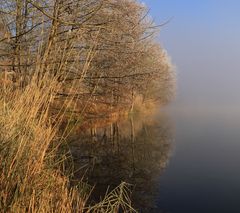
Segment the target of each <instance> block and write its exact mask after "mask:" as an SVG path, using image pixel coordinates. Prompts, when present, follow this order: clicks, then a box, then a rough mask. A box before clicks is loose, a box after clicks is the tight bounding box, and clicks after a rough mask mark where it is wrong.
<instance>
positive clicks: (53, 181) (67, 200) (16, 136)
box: [0, 70, 133, 212]
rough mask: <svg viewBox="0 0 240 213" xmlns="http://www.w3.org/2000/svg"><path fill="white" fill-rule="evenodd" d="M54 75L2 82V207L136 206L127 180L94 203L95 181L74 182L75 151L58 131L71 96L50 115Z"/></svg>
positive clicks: (80, 209) (11, 209)
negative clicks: (18, 85)
mask: <svg viewBox="0 0 240 213" xmlns="http://www.w3.org/2000/svg"><path fill="white" fill-rule="evenodd" d="M40 71H41V70H40ZM56 78H57V77H51V75H49V73H48V74H45V75H43V77H42V79H41V80H39V79H37V78H35V76H33V78H32V80H31V82H30V83H29V85H27V86H26V87H25V88H23V89H14V88H13V87H5V86H3V87H2V88H1V93H0V174H1V175H0V209H1V210H0V211H1V212H103V209H106V212H118V210H119V209H120V208H121V209H124V210H126V212H131V211H133V210H132V208H131V207H130V205H129V203H130V202H129V199H128V196H127V188H126V184H124V183H123V184H122V185H120V186H119V187H118V188H117V189H116V190H114V191H113V192H111V193H110V194H109V195H107V196H106V198H105V199H104V200H103V201H102V202H100V203H99V204H96V205H94V206H92V207H89V206H87V204H86V203H87V200H88V197H89V194H90V192H91V187H89V186H88V185H87V184H85V183H83V182H81V181H80V180H79V183H78V184H76V185H74V186H72V184H71V171H69V170H68V169H66V165H65V162H66V161H67V160H68V159H69V158H71V156H70V154H69V153H66V152H63V151H62V149H61V146H62V144H63V143H65V139H66V138H65V135H66V133H65V134H63V133H62V134H60V131H59V127H60V124H61V122H62V118H63V117H64V114H65V112H66V108H67V106H68V105H69V104H71V100H68V101H66V102H64V103H63V104H62V105H63V107H62V108H61V109H60V110H59V112H58V114H57V115H56V114H55V115H54V116H52V115H51V113H50V108H51V104H52V102H53V99H54V98H53V97H54V93H55V92H56V90H57V89H58V88H59V85H58V82H57V81H56ZM61 132H64V131H61ZM118 195H119V196H118ZM125 198H126V199H125ZM108 209H111V211H107V210H108Z"/></svg>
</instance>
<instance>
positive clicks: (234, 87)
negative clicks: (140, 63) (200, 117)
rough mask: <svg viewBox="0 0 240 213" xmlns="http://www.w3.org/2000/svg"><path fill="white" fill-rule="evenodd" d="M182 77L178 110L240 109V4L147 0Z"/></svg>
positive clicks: (226, 0)
mask: <svg viewBox="0 0 240 213" xmlns="http://www.w3.org/2000/svg"><path fill="white" fill-rule="evenodd" d="M143 2H144V3H145V4H146V5H147V6H148V7H149V8H150V15H151V16H152V18H153V19H154V20H155V22H156V23H162V22H164V21H166V20H168V19H169V18H171V17H174V18H173V19H172V21H171V22H170V23H169V24H168V25H166V26H164V27H163V28H162V29H161V33H160V36H159V41H160V43H161V44H162V46H163V47H164V48H165V49H167V51H168V53H169V55H170V56H171V58H172V61H173V63H174V64H175V65H176V67H177V74H178V98H177V103H178V104H183V105H184V104H185V105H196V104H197V105H240V92H239V91H240V1H239V0H198V1H197V0H196V1H193V0H143Z"/></svg>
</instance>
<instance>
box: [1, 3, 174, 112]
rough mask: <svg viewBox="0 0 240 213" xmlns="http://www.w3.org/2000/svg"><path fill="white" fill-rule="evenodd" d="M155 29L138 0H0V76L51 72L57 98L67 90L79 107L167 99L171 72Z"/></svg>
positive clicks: (22, 78) (18, 78) (8, 79)
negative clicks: (57, 86)
mask: <svg viewBox="0 0 240 213" xmlns="http://www.w3.org/2000/svg"><path fill="white" fill-rule="evenodd" d="M157 31H158V27H157V26H155V25H154V23H153V21H152V20H151V19H150V18H149V16H148V11H147V9H146V8H145V6H143V5H142V4H140V3H138V2H137V1H135V0H40V1H39V0H1V4H0V73H1V76H2V77H1V82H3V83H4V84H5V85H7V86H12V87H14V88H19V89H21V88H24V87H26V86H27V85H28V84H29V82H30V81H31V79H32V78H33V77H36V78H37V79H39V82H41V80H40V79H43V78H44V77H46V75H48V76H49V77H54V78H56V79H57V81H58V82H59V84H58V85H60V87H61V88H60V89H59V88H58V89H57V90H56V94H55V100H58V101H56V103H57V104H55V106H57V105H58V104H59V103H61V100H63V99H69V98H70V99H74V100H76V102H75V104H74V106H75V108H76V111H83V109H84V110H85V111H89V112H94V110H95V111H96V109H97V108H102V109H103V108H105V109H106V108H107V109H110V108H111V109H112V108H114V109H117V108H122V109H129V108H130V107H132V106H133V104H134V100H135V99H136V97H138V98H139V97H140V98H141V100H142V101H143V102H146V101H148V100H154V101H159V102H160V103H166V102H168V101H169V99H170V98H171V97H172V95H173V93H174V91H173V90H174V74H173V70H172V67H171V64H170V62H169V60H168V56H167V55H166V53H165V51H164V50H163V49H162V48H161V47H160V45H159V44H158V43H157V42H156V41H155V35H156V32H157ZM86 106H88V107H87V109H85V108H86Z"/></svg>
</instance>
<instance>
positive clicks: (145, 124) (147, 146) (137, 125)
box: [71, 116, 172, 212]
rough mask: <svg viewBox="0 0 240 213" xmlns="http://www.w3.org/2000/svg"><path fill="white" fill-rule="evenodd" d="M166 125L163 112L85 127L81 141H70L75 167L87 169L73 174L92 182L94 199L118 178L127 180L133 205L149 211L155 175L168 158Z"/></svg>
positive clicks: (118, 180) (168, 141) (168, 132)
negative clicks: (149, 116)
mask: <svg viewBox="0 0 240 213" xmlns="http://www.w3.org/2000/svg"><path fill="white" fill-rule="evenodd" d="M170 127H171V126H170V125H169V122H168V121H167V119H166V117H164V116H159V117H157V118H155V119H153V118H146V117H145V118H142V117H137V118H135V117H132V118H130V119H128V120H126V121H120V122H115V123H112V124H110V125H108V126H106V127H101V128H92V129H90V130H88V131H86V132H85V134H84V135H81V137H80V138H81V142H80V141H77V140H75V141H74V142H73V143H72V144H71V150H72V153H73V157H74V161H75V169H76V170H77V169H78V168H84V167H85V166H87V168H88V170H87V172H86V170H84V169H82V170H80V171H78V172H77V173H76V176H79V177H81V176H82V174H83V173H84V174H86V175H85V177H87V181H88V182H89V183H90V184H93V185H96V187H95V191H94V192H93V195H94V197H95V199H98V198H99V197H100V196H104V194H105V192H106V189H107V188H108V186H110V187H115V186H117V185H119V184H120V183H121V182H122V181H125V182H128V183H131V184H133V186H134V190H133V202H134V204H135V206H136V207H137V208H140V209H143V210H144V209H145V210H148V211H149V210H150V208H152V206H153V201H154V198H155V197H156V191H157V190H156V186H157V184H158V181H159V179H158V178H159V176H160V174H161V171H162V170H163V169H164V168H165V167H166V165H167V162H168V158H169V153H170V142H171V140H172V137H171V128H170ZM82 138H84V141H82ZM85 168H86V167H85ZM144 212H145V211H144Z"/></svg>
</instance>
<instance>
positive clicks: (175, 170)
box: [72, 107, 240, 213]
mask: <svg viewBox="0 0 240 213" xmlns="http://www.w3.org/2000/svg"><path fill="white" fill-rule="evenodd" d="M81 134H83V133H81ZM79 138H83V136H81V137H79ZM84 138H85V140H84V141H80V140H75V142H74V143H73V144H72V152H73V154H74V157H75V163H76V165H78V167H83V166H86V165H87V168H88V170H87V175H86V177H88V181H89V183H91V184H96V187H95V190H94V192H93V198H94V199H95V200H98V199H100V197H102V196H104V194H105V191H106V189H107V188H108V186H109V185H110V188H114V187H115V186H117V185H118V184H119V183H121V181H126V182H128V183H131V184H133V194H132V200H133V205H134V206H135V207H136V208H137V209H138V210H139V212H147V213H148V212H159V213H160V212H163V213H165V212H166V213H167V212H168V213H171V212H172V213H188V212H189V213H198V212H199V213H213V212H218V213H221V212H226V213H235V212H236V213H238V212H240V202H239V199H240V197H239V195H240V172H239V162H240V155H239V151H240V142H239V139H240V114H239V115H238V114H237V110H233V109H232V110H226V109H217V108H208V109H203V108H199V109H197V108H187V107H185V108H176V109H173V110H172V111H171V112H162V111H160V110H159V113H158V114H157V115H153V116H150V115H148V116H137V117H136V116H135V117H131V118H129V119H125V120H122V121H115V122H113V123H110V124H107V125H106V124H105V125H103V126H101V125H99V124H96V125H95V127H93V128H91V129H89V130H86V131H85V132H84ZM81 174H82V173H81V172H79V176H81Z"/></svg>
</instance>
